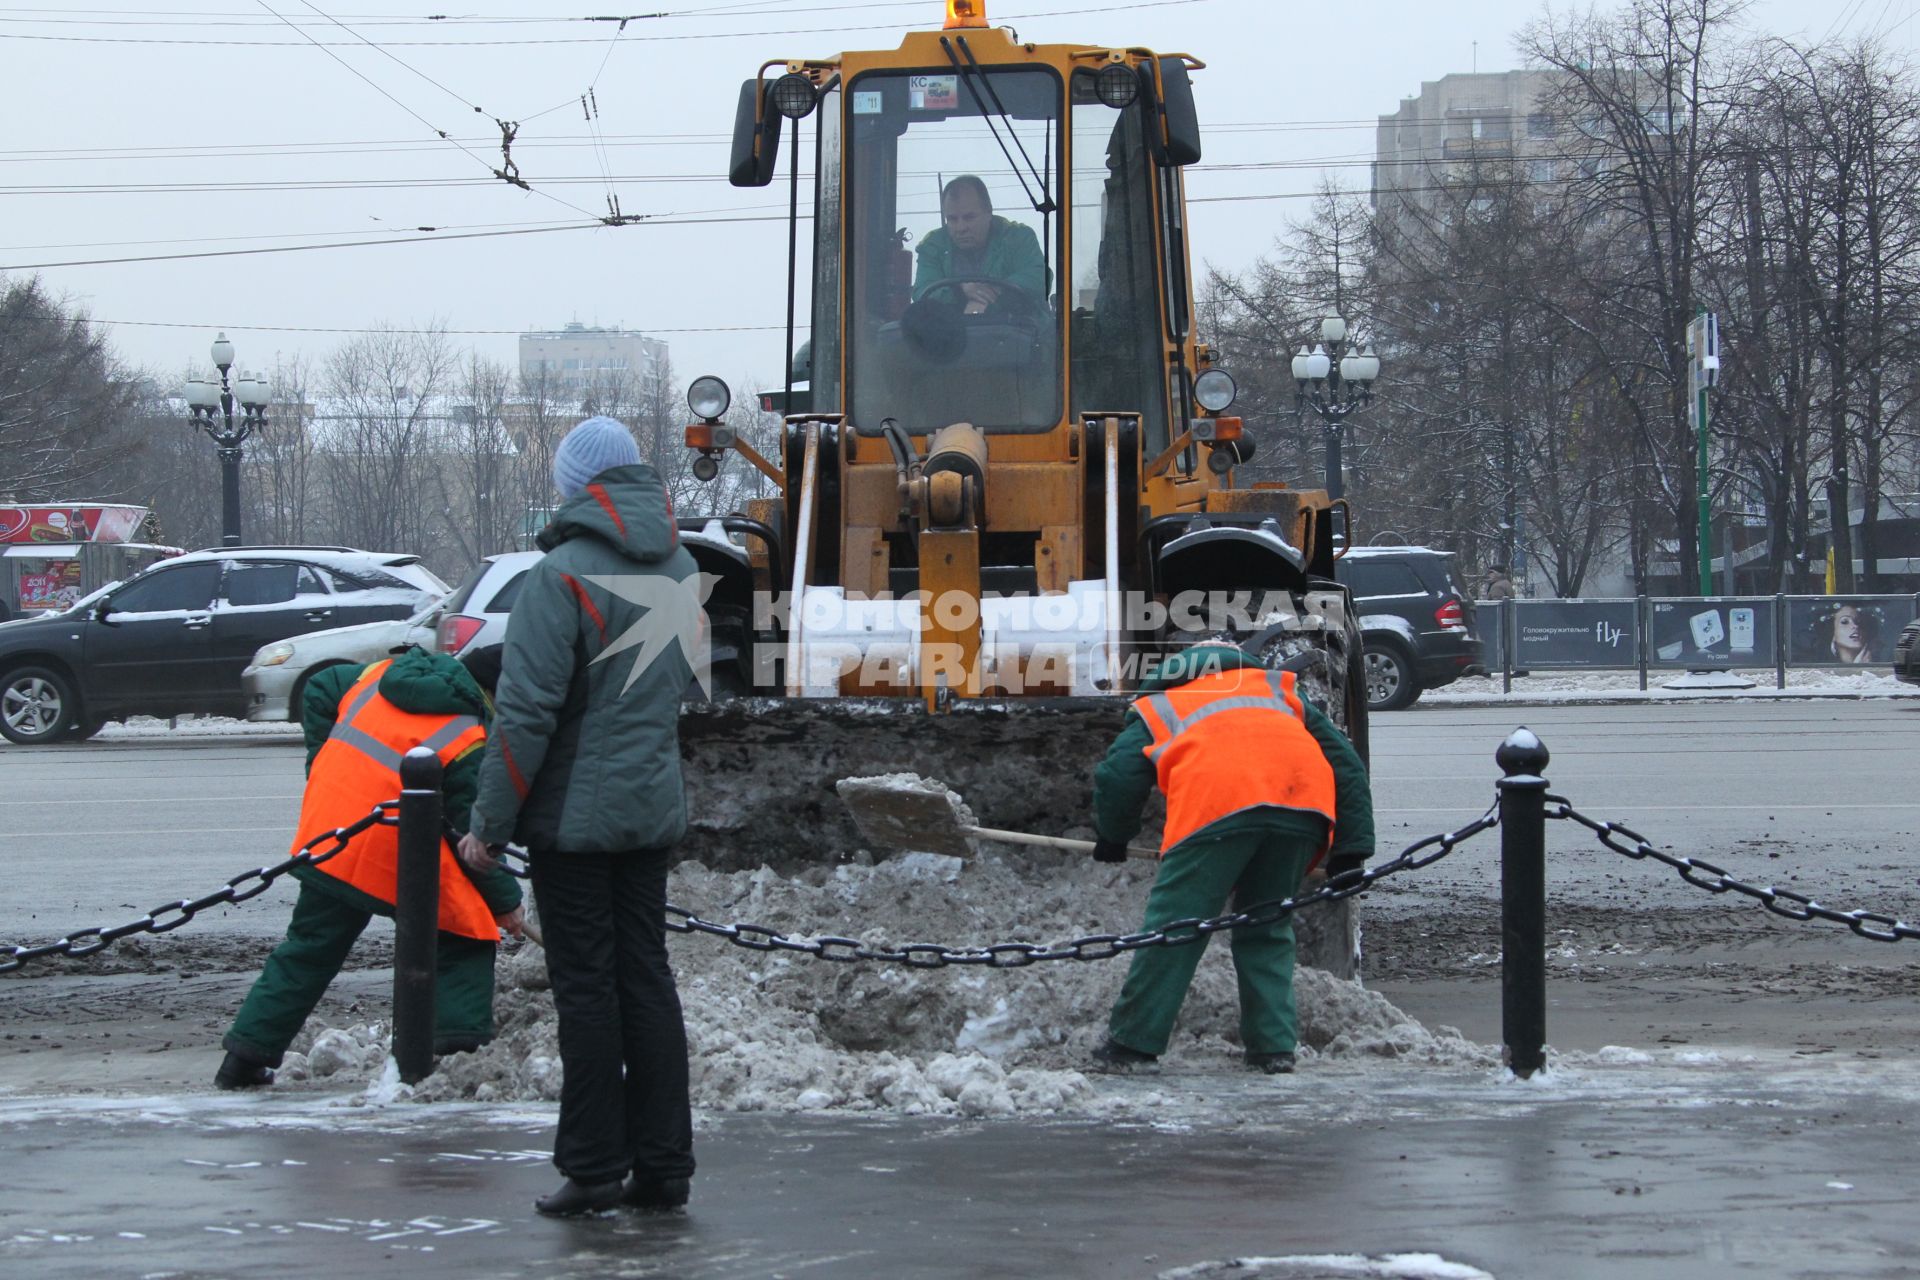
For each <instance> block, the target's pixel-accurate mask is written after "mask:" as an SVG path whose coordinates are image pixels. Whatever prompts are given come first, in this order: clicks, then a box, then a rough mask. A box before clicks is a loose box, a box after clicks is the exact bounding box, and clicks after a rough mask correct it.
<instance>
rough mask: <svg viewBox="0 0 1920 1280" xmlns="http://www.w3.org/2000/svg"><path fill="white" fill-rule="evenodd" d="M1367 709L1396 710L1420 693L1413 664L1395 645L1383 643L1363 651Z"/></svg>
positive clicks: (1411, 702) (1411, 703)
mask: <svg viewBox="0 0 1920 1280" xmlns="http://www.w3.org/2000/svg"><path fill="white" fill-rule="evenodd" d="M1366 654H1367V656H1366V667H1367V710H1369V711H1398V710H1400V708H1402V707H1409V706H1412V705H1413V700H1414V699H1415V698H1417V697H1419V696H1420V681H1419V680H1418V679H1417V678H1416V677H1415V676H1414V674H1413V663H1412V662H1411V661H1409V660H1408V658H1407V655H1406V654H1405V653H1403V652H1401V650H1400V648H1399V646H1397V645H1391V644H1383V645H1380V646H1379V647H1378V648H1370V649H1368V650H1367V651H1366Z"/></svg>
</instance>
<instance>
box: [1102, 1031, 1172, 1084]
mask: <svg viewBox="0 0 1920 1280" xmlns="http://www.w3.org/2000/svg"><path fill="white" fill-rule="evenodd" d="M1093 1069H1094V1070H1095V1071H1104V1072H1106V1073H1108V1074H1109V1075H1129V1074H1131V1073H1133V1072H1136V1071H1140V1072H1148V1071H1158V1070H1159V1069H1160V1058H1159V1056H1158V1055H1157V1054H1151V1053H1142V1052H1140V1051H1139V1050H1138V1049H1129V1048H1128V1047H1127V1046H1126V1045H1123V1044H1121V1043H1120V1042H1119V1041H1118V1040H1113V1039H1109V1040H1108V1041H1107V1042H1106V1043H1105V1044H1102V1045H1098V1046H1096V1047H1095V1048H1094V1051H1093Z"/></svg>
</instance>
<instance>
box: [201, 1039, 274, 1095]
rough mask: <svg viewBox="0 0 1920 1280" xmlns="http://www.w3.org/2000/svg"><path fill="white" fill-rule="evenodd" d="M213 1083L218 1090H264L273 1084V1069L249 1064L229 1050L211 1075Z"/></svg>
mask: <svg viewBox="0 0 1920 1280" xmlns="http://www.w3.org/2000/svg"><path fill="white" fill-rule="evenodd" d="M213 1083H214V1087H215V1088H219V1089H259V1088H264V1087H265V1086H267V1085H270V1084H272V1083H273V1068H272V1067H269V1066H267V1065H266V1064H264V1063H259V1062H250V1061H248V1060H247V1059H246V1058H243V1057H241V1056H240V1055H239V1054H237V1053H235V1052H233V1051H232V1050H231V1049H229V1050H228V1051H227V1056H226V1057H224V1058H222V1059H221V1060H220V1069H219V1070H218V1071H216V1072H214V1073H213Z"/></svg>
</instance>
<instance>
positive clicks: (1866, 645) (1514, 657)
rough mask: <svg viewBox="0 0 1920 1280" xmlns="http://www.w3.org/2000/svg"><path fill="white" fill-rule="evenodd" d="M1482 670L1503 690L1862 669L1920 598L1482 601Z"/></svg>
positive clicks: (1889, 655)
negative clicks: (1536, 678) (1527, 681)
mask: <svg viewBox="0 0 1920 1280" xmlns="http://www.w3.org/2000/svg"><path fill="white" fill-rule="evenodd" d="M1475 607H1476V610H1477V612H1478V617H1479V621H1480V638H1481V640H1482V641H1483V642H1484V643H1485V645H1486V655H1487V669H1488V670H1489V671H1491V672H1494V673H1496V674H1498V675H1501V676H1502V677H1503V678H1504V679H1505V680H1506V681H1507V682H1508V683H1509V685H1510V684H1511V681H1512V678H1513V677H1514V676H1516V675H1524V674H1526V673H1528V672H1534V671H1608V670H1613V671H1631V670H1635V669H1638V670H1639V672H1640V687H1641V688H1643V689H1644V688H1646V687H1647V673H1648V672H1649V671H1725V670H1733V669H1742V670H1759V669H1764V668H1767V667H1771V668H1773V672H1774V682H1775V684H1776V685H1777V686H1778V687H1780V688H1785V687H1786V683H1787V670H1788V668H1790V667H1794V668H1801V667H1826V668H1833V669H1841V670H1843V669H1845V668H1848V667H1871V668H1877V669H1884V668H1885V667H1886V666H1887V665H1888V664H1889V663H1890V662H1892V660H1893V646H1894V641H1895V640H1897V639H1898V638H1899V635H1900V631H1901V628H1903V627H1905V626H1906V625H1907V623H1909V622H1911V621H1913V620H1914V618H1915V617H1916V616H1920V596H1911V595H1879V596H1875V595H1850V596H1784V595H1781V596H1707V597H1700V596H1684V597H1662V596H1638V597H1623V598H1618V599H1603V600H1559V599H1548V600H1483V601H1480V602H1478V603H1477V605H1476V606H1475Z"/></svg>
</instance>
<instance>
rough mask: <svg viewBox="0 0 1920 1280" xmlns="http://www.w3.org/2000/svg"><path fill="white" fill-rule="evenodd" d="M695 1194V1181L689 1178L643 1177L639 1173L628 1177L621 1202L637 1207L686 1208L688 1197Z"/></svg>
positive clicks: (658, 1208)
mask: <svg viewBox="0 0 1920 1280" xmlns="http://www.w3.org/2000/svg"><path fill="white" fill-rule="evenodd" d="M692 1194H693V1183H692V1181H691V1180H689V1179H687V1178H660V1179H657V1180H656V1179H653V1178H642V1177H641V1176H640V1175H639V1174H637V1173H636V1174H635V1175H634V1176H633V1177H631V1178H629V1179H627V1185H626V1192H625V1194H623V1195H622V1196H621V1197H620V1199H621V1202H622V1203H624V1204H626V1205H629V1206H631V1207H632V1208H635V1209H652V1210H658V1211H665V1210H669V1209H684V1208H685V1207H686V1205H687V1199H688V1197H689V1196H691V1195H692Z"/></svg>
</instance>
